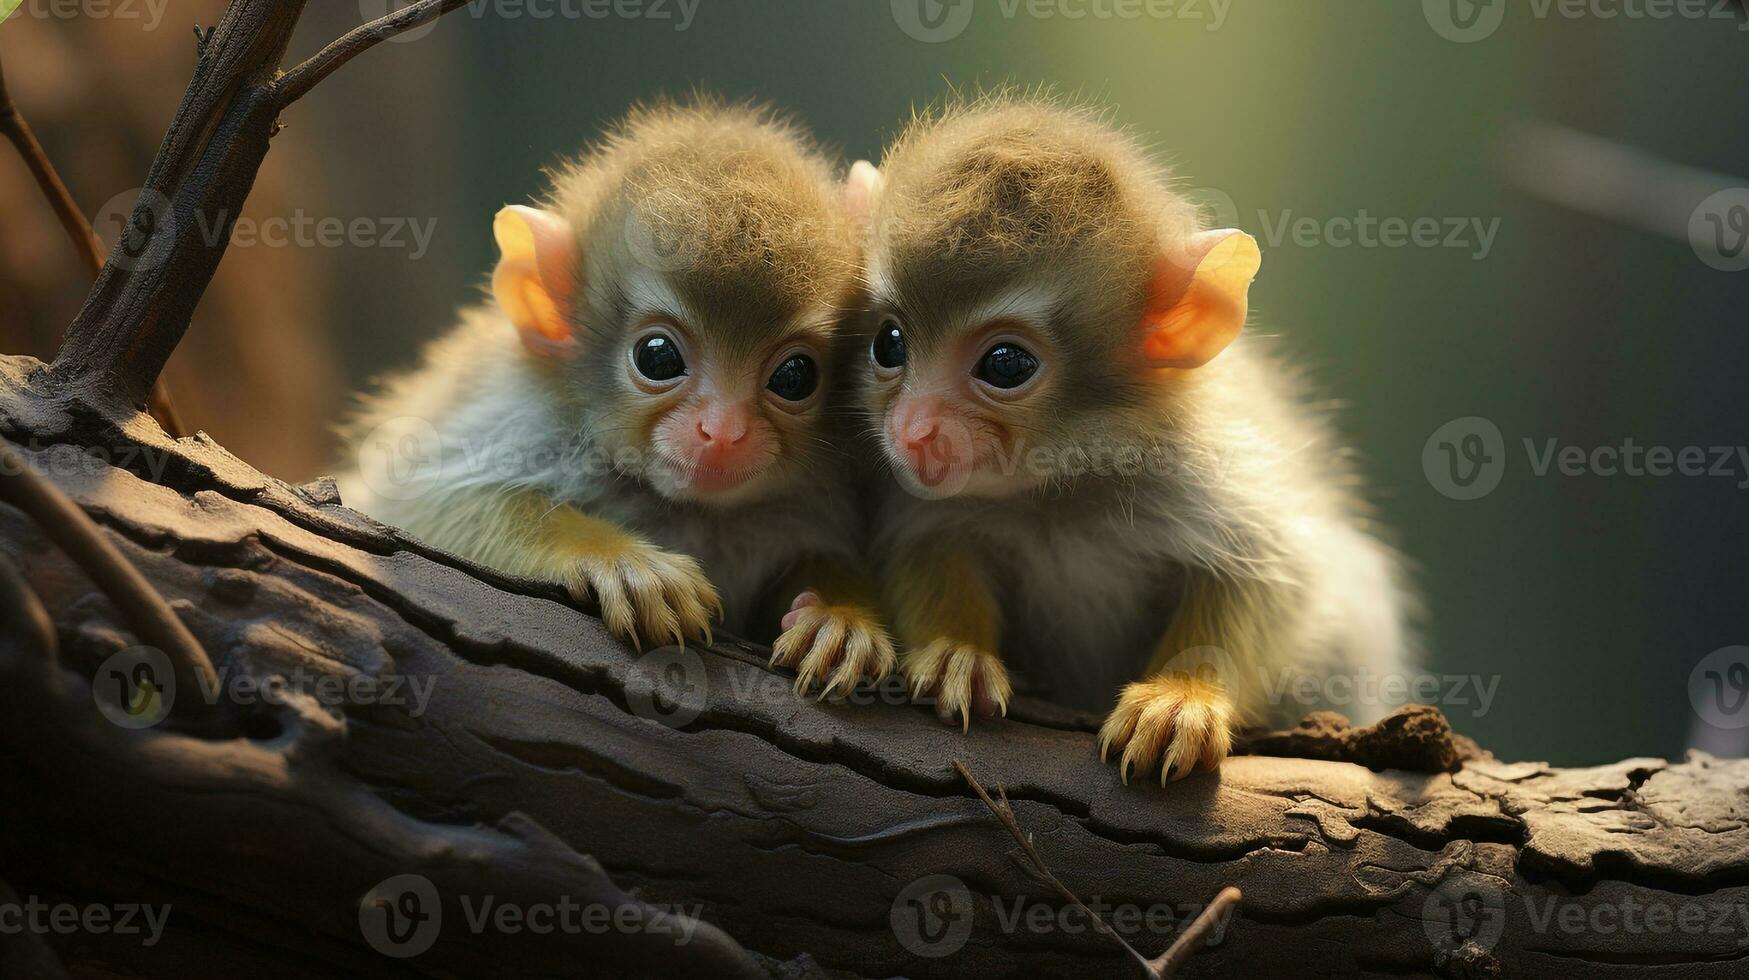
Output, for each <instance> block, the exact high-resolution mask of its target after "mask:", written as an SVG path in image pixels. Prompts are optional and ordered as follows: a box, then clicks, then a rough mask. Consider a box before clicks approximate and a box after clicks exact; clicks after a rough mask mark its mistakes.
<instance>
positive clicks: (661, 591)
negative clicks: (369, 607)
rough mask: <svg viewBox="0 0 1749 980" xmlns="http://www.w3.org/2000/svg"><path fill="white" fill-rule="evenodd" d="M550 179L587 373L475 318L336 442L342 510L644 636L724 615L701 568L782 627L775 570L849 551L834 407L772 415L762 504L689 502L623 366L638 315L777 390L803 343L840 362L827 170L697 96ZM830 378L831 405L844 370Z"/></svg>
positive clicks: (841, 219)
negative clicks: (569, 240) (568, 236)
mask: <svg viewBox="0 0 1749 980" xmlns="http://www.w3.org/2000/svg"><path fill="white" fill-rule="evenodd" d="M550 176H551V178H552V182H553V187H552V190H551V192H550V193H549V194H548V195H547V197H546V198H545V199H544V201H543V202H542V204H543V206H544V207H545V208H546V209H548V210H549V211H551V212H553V213H556V214H558V215H561V216H563V217H564V218H565V219H566V220H568V221H569V222H570V224H571V226H572V227H573V228H574V229H575V230H576V234H577V238H578V245H579V249H580V254H581V255H582V257H583V258H582V261H581V262H580V263H579V264H578V265H579V268H577V270H576V273H577V275H578V277H579V282H578V283H577V284H576V285H578V286H580V290H578V291H577V292H576V295H577V296H578V297H580V298H579V299H578V300H577V301H576V302H575V304H574V308H573V309H571V310H569V311H568V313H569V315H570V320H571V323H570V326H571V329H572V331H573V334H574V335H575V336H576V337H577V338H578V340H579V342H580V350H581V353H580V355H579V356H577V357H576V358H575V359H572V360H562V359H551V358H541V357H536V356H533V355H531V354H529V353H528V352H526V351H525V350H524V349H523V347H522V345H521V344H519V343H518V340H517V336H516V330H515V328H514V327H513V326H512V325H511V323H510V322H509V321H508V320H507V318H506V317H505V315H504V314H503V312H502V311H500V310H499V309H498V308H497V307H496V306H495V305H487V306H485V307H481V308H478V309H473V310H470V311H467V312H465V313H464V314H463V317H462V322H461V324H460V326H458V327H457V328H456V329H455V330H454V331H452V332H451V333H450V334H448V335H447V336H445V337H443V338H441V339H439V340H438V341H436V342H435V343H433V344H432V345H431V346H430V347H429V349H428V350H427V351H426V352H425V354H424V357H423V359H422V361H421V363H420V365H419V366H418V367H417V368H415V369H413V370H412V371H410V372H408V373H406V374H403V375H401V376H399V377H395V378H391V379H389V380H388V381H386V382H385V383H384V384H383V385H382V386H381V390H380V393H378V394H377V395H375V396H374V397H371V398H368V399H366V400H365V401H364V402H363V405H362V407H361V409H360V410H359V412H358V413H357V414H356V416H355V417H354V418H353V419H352V420H351V421H350V422H349V423H348V424H347V425H346V427H345V429H344V431H343V438H344V440H345V443H344V444H345V445H346V446H348V447H349V448H350V449H351V450H352V451H354V452H355V453H356V454H357V455H356V460H354V461H349V462H356V463H357V464H358V465H357V467H355V468H350V469H349V471H348V472H347V473H346V474H345V475H344V476H343V477H342V480H341V483H342V494H343V497H344V499H345V500H346V502H347V503H348V504H350V505H351V506H353V507H356V508H358V509H360V510H363V511H365V512H366V513H368V514H370V515H371V516H373V517H375V518H377V519H379V520H382V521H385V522H387V523H390V524H394V525H398V526H400V527H403V528H406V529H407V530H409V531H411V532H413V533H414V534H416V535H418V536H419V537H421V538H422V539H424V540H426V541H428V542H429V543H431V544H434V545H437V546H438V547H442V548H446V549H448V550H452V551H455V552H457V553H459V554H462V555H465V556H468V557H470V558H473V559H476V560H478V561H481V562H483V563H486V564H488V565H493V566H496V567H498V568H501V569H504V570H506V571H509V572H513V573H519V574H526V575H532V576H537V577H548V578H554V579H557V580H560V581H565V582H566V583H567V584H569V585H571V586H572V589H573V591H574V592H576V593H577V594H579V596H580V597H581V596H583V595H585V594H589V593H593V594H594V597H595V598H596V599H597V600H598V601H599V602H600V603H601V605H602V609H603V615H604V618H607V619H608V621H609V625H610V626H614V627H616V632H621V633H622V634H625V635H628V636H632V637H634V638H635V637H637V636H640V635H641V636H643V637H644V638H652V637H654V638H657V639H661V638H665V637H666V636H669V635H673V636H675V637H678V636H680V635H682V634H683V633H688V632H691V631H690V630H688V629H684V628H682V629H674V628H672V627H673V626H674V625H675V624H674V623H673V622H672V620H674V619H676V618H677V619H678V620H679V622H680V625H681V626H682V627H684V626H686V625H687V624H688V623H691V622H694V621H695V620H696V614H697V608H696V607H699V606H700V605H703V606H707V607H708V606H709V605H710V602H711V601H712V600H713V599H714V598H715V597H714V596H712V595H711V589H710V587H709V586H708V585H705V584H703V583H702V582H700V581H697V580H696V576H697V573H698V572H700V571H702V573H703V575H704V576H707V577H708V578H709V580H710V582H711V583H714V585H715V590H716V592H718V593H720V596H721V599H722V606H723V611H724V613H725V616H724V620H725V622H726V624H727V625H728V626H729V628H731V629H733V630H736V631H738V632H747V631H750V630H752V631H759V630H761V629H767V628H769V627H771V626H774V625H775V623H776V618H777V615H778V614H780V613H781V612H782V610H783V608H784V605H783V604H784V603H787V602H788V601H789V599H790V598H791V596H790V595H778V594H777V590H778V588H779V583H780V580H782V579H783V578H784V577H785V576H786V575H790V574H792V573H795V572H797V571H798V569H800V568H801V567H802V566H804V565H805V564H806V563H808V562H810V561H817V560H818V561H828V562H836V563H849V562H853V561H856V560H857V559H858V556H859V552H860V546H859V540H860V534H861V528H860V526H859V525H860V522H859V520H858V515H857V511H856V507H855V504H854V495H853V493H852V492H851V490H850V488H849V487H848V486H847V477H846V476H845V469H846V467H845V465H844V464H845V460H844V458H843V456H842V451H841V448H840V447H841V446H842V444H843V440H842V439H839V438H835V437H834V434H833V432H834V430H833V426H834V425H835V424H836V423H835V419H836V418H838V417H840V415H841V413H838V412H835V411H834V410H833V408H832V406H831V404H830V401H829V398H827V399H823V401H822V404H819V405H815V406H814V407H812V408H811V409H809V410H808V411H806V412H796V413H790V412H785V411H781V410H778V409H769V410H767V411H768V414H769V415H771V416H773V417H772V418H771V419H770V424H771V425H772V426H773V428H774V429H775V431H776V446H777V449H776V450H775V452H774V453H773V458H771V459H769V460H768V461H766V465H765V467H764V469H763V471H762V474H761V476H760V477H759V478H758V480H757V486H756V488H755V490H752V491H749V492H748V493H747V494H745V495H742V496H737V497H735V498H733V499H729V500H721V499H718V500H710V501H701V500H694V499H687V497H686V496H685V495H684V494H680V493H677V492H675V491H674V489H673V488H672V487H670V486H668V485H667V483H666V482H665V479H666V478H665V477H664V476H663V475H662V474H661V473H659V472H656V471H655V470H653V468H652V466H651V462H650V460H651V457H652V455H653V452H654V450H655V449H656V448H659V447H654V446H653V445H652V440H653V439H654V438H655V435H654V433H655V428H656V424H657V422H658V421H659V417H660V411H659V408H660V406H659V405H657V404H656V403H655V401H654V399H652V398H651V397H650V396H647V395H641V394H640V393H639V392H638V391H637V389H636V387H635V385H634V384H633V381H632V380H631V379H629V378H628V371H627V364H628V361H627V359H628V357H629V351H630V345H631V342H632V340H633V339H634V331H635V330H636V329H637V327H638V322H639V318H640V316H642V315H643V314H645V313H647V312H648V311H649V310H650V309H651V308H653V307H657V308H662V307H669V306H672V307H675V308H676V309H675V312H676V314H677V315H679V316H683V317H684V318H685V321H686V322H687V323H688V329H690V330H693V331H695V332H697V333H698V334H701V335H705V336H706V337H708V338H709V339H710V340H711V342H712V344H713V350H714V351H716V353H715V354H713V355H712V356H720V357H721V358H723V359H724V360H726V361H729V362H732V366H733V365H740V367H739V368H737V369H742V368H744V369H745V370H746V371H760V370H763V371H767V372H769V370H770V367H769V363H768V359H769V358H770V357H771V351H772V349H773V345H777V344H780V343H781V342H782V341H783V339H784V338H785V337H786V336H794V335H795V334H796V333H797V332H798V331H800V332H802V333H804V334H807V335H810V336H815V337H819V338H822V340H821V344H820V346H821V348H822V349H823V350H824V351H825V352H827V353H830V352H831V350H832V348H831V342H830V337H831V335H832V334H833V331H834V330H835V327H836V325H837V323H838V321H839V319H840V316H841V311H842V310H843V308H844V307H845V306H846V305H847V304H850V303H852V302H853V298H854V296H855V295H856V293H857V278H856V270H857V263H856V246H855V243H854V241H853V240H852V234H851V230H850V225H849V223H848V220H847V218H846V216H845V215H844V213H843V208H842V201H841V198H840V190H839V187H838V183H837V181H836V180H835V179H834V175H833V173H832V168H831V166H830V165H829V164H828V163H827V162H826V160H825V159H824V158H823V157H822V156H821V155H820V154H819V153H818V152H817V151H816V150H815V149H814V148H813V147H812V145H811V144H810V143H809V142H808V141H807V140H806V139H805V138H804V137H803V136H802V135H801V134H800V133H799V131H798V130H797V129H796V128H795V127H794V126H793V125H791V124H789V123H788V122H785V121H783V120H781V119H779V118H777V117H775V116H773V115H772V114H771V113H770V112H768V111H765V110H762V109H758V108H752V107H740V106H725V105H723V104H721V103H718V102H716V101H714V100H710V99H703V98H701V99H699V100H696V101H694V102H692V103H689V104H685V105H677V104H662V105H657V106H653V107H648V108H643V109H639V110H637V111H634V112H633V113H632V114H631V115H630V117H629V118H628V119H627V120H626V121H625V122H624V123H623V124H622V125H621V126H619V127H618V128H617V129H615V130H614V131H613V132H612V133H611V134H610V135H609V136H608V137H607V138H606V139H604V140H603V141H602V142H601V144H600V145H599V146H597V147H596V148H594V149H593V150H591V151H589V152H587V153H585V154H584V155H583V156H582V157H581V158H579V159H578V160H576V161H574V162H571V163H568V164H566V165H564V166H562V167H559V168H557V169H556V170H554V171H553V172H552V173H551V175H550ZM820 367H821V370H822V372H823V374H824V377H823V379H822V384H823V385H825V386H827V390H828V392H829V391H830V390H831V382H832V381H833V380H834V378H835V367H836V365H835V364H834V363H833V362H832V359H831V358H829V357H823V358H822V359H821V364H820ZM396 466H400V467H402V470H401V471H400V472H399V475H398V476H397V475H396V473H397V471H396V469H395V467H396ZM408 467H411V470H408V469H407V468H408ZM621 531H623V532H625V533H624V534H620V533H619V532H621ZM646 542H647V543H648V545H653V547H649V546H647V545H646V544H645V543H646ZM604 569H605V570H604ZM804 584H805V583H804ZM664 595H666V599H664ZM774 632H775V630H770V632H768V633H767V635H768V636H769V635H771V633H774Z"/></svg>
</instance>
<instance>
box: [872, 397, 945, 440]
mask: <svg viewBox="0 0 1749 980" xmlns="http://www.w3.org/2000/svg"><path fill="white" fill-rule="evenodd" d="M945 407H946V406H945V405H943V404H942V402H941V400H940V399H937V398H918V399H906V400H904V401H901V402H900V403H899V404H897V405H895V406H893V414H892V415H891V416H890V417H889V418H888V419H887V435H888V437H889V438H891V439H892V441H893V442H894V444H895V445H897V446H898V447H899V448H900V449H903V450H904V451H906V452H907V453H912V454H917V453H921V452H922V451H923V450H925V449H928V448H929V445H930V444H931V443H933V442H934V441H935V439H936V437H937V436H939V435H941V414H942V410H943V409H944V408H945Z"/></svg>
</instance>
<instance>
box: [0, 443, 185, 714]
mask: <svg viewBox="0 0 1749 980" xmlns="http://www.w3.org/2000/svg"><path fill="white" fill-rule="evenodd" d="M0 502H4V503H8V504H11V505H12V506H13V507H16V508H18V509H19V510H21V511H23V512H24V514H25V516H27V517H29V518H30V519H31V520H33V521H35V522H36V524H37V526H38V527H40V528H42V531H43V533H44V534H45V535H47V536H48V538H49V540H50V541H53V542H54V543H55V544H56V545H57V546H58V547H59V548H60V549H61V550H62V551H64V552H66V553H67V557H69V558H71V559H72V560H73V562H74V564H76V565H78V566H79V568H80V569H81V570H83V571H84V572H85V574H87V575H89V576H91V580H92V581H93V582H95V583H97V587H98V588H99V589H101V590H102V591H103V593H104V594H105V595H107V596H108V597H109V599H110V601H111V602H114V603H115V604H116V606H117V608H119V609H120V610H121V612H122V615H124V616H126V617H127V621H128V623H129V624H130V625H131V626H132V627H133V628H134V632H135V633H137V634H138V635H139V638H140V639H141V640H142V641H144V642H146V643H149V644H151V645H152V646H155V647H157V648H158V649H159V650H162V651H163V652H164V655H165V656H167V657H169V658H170V663H171V664H172V665H173V666H174V667H175V670H176V683H177V685H178V686H179V689H180V690H183V691H187V692H193V693H194V694H196V695H198V694H200V693H203V692H207V691H214V692H216V691H217V690H218V673H217V672H216V671H215V670H214V669H213V662H212V661H211V660H210V659H208V657H207V655H206V651H205V650H203V649H202V648H201V645H200V641H199V640H196V639H195V638H194V634H193V633H190V632H189V631H188V627H187V626H186V625H184V624H183V622H182V620H181V619H180V618H179V617H178V616H177V615H176V611H175V610H173V609H171V608H170V604H169V603H167V602H165V601H164V597H163V596H161V595H159V594H158V592H157V590H156V589H154V588H152V584H151V583H150V582H147V581H146V578H145V576H143V575H141V574H140V570H139V569H137V568H135V567H134V566H133V563H132V562H130V561H128V560H127V557H126V556H125V555H123V554H122V553H121V551H119V550H118V549H117V548H116V546H115V545H114V544H111V543H110V541H109V539H108V538H105V537H104V536H103V532H102V531H100V530H98V527H97V524H96V522H94V521H92V520H91V517H90V516H89V515H87V514H86V513H85V512H84V511H83V510H81V509H80V508H79V505H78V504H75V503H73V501H72V500H71V499H70V498H68V496H67V495H66V494H65V493H62V492H61V490H60V488H59V487H56V486H55V485H54V484H52V483H50V482H49V481H47V480H45V479H43V478H42V477H40V476H38V475H37V474H36V473H35V472H33V471H32V470H31V468H30V463H29V461H28V460H26V459H25V458H24V455H23V454H22V453H20V452H19V451H18V450H17V449H15V448H13V446H12V445H11V444H10V443H7V442H5V441H4V440H0ZM177 703H178V704H186V705H188V706H189V707H190V708H192V709H193V712H194V713H195V714H197V715H200V716H210V715H211V713H212V711H213V709H214V707H215V705H214V704H213V703H211V702H209V701H208V700H207V699H206V698H204V697H199V696H188V697H183V698H179V699H178V701H177Z"/></svg>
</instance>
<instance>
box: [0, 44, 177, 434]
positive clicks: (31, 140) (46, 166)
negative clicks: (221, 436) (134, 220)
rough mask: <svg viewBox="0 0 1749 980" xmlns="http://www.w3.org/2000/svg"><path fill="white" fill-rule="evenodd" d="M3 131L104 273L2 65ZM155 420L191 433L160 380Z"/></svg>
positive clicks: (78, 245)
mask: <svg viewBox="0 0 1749 980" xmlns="http://www.w3.org/2000/svg"><path fill="white" fill-rule="evenodd" d="M0 131H3V132H5V134H6V138H7V139H9V140H11V141H12V145H13V147H15V148H16V149H17V150H18V155H19V156H21V157H23V158H24V163H25V166H27V167H29V168H30V173H31V176H33V177H35V178H36V185H37V187H38V188H40V189H41V190H42V194H43V197H45V198H47V199H48V202H49V207H51V208H53V209H54V211H55V217H57V218H59V219H61V227H62V228H63V229H65V230H66V232H67V237H68V238H69V239H71V240H72V242H73V248H74V250H76V251H77V252H78V253H79V257H80V258H81V259H83V260H84V261H85V267H86V268H87V269H88V270H90V272H91V277H92V278H93V279H95V278H97V274H98V273H99V272H102V271H103V262H104V259H105V258H106V256H105V254H104V248H103V240H102V239H100V238H98V237H97V231H96V229H94V228H92V227H91V222H89V221H87V220H85V214H84V212H82V211H80V210H79V205H78V204H76V203H74V201H73V193H72V192H71V191H69V190H68V189H67V185H66V182H65V181H63V180H61V175H60V174H59V173H58V172H56V170H55V165H54V164H53V163H51V162H50V161H49V155H48V153H47V152H46V151H45V150H44V149H43V146H42V143H41V142H39V141H38V140H37V138H36V133H34V132H32V131H31V128H30V123H28V122H26V121H25V119H24V113H22V112H19V111H18V106H17V105H15V104H14V103H13V101H12V93H11V92H9V91H7V89H6V70H5V68H4V66H3V65H0ZM147 407H148V408H149V409H150V410H151V413H152V417H153V418H155V419H157V420H158V424H159V425H161V426H163V428H164V431H165V432H168V433H169V434H170V435H171V436H172V437H174V438H177V439H180V438H182V437H183V436H185V435H187V434H188V430H187V429H185V428H183V426H182V419H181V418H180V417H178V416H177V414H176V406H175V405H173V404H172V403H171V401H170V389H169V387H167V386H166V385H165V384H164V379H163V378H159V379H158V380H157V381H156V382H154V383H153V385H152V393H151V396H150V398H149V399H148V401H147Z"/></svg>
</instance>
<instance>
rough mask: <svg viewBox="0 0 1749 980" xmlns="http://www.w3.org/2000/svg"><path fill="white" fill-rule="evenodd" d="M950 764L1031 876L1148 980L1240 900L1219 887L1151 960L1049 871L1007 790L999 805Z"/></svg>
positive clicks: (1178, 960)
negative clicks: (991, 816)
mask: <svg viewBox="0 0 1749 980" xmlns="http://www.w3.org/2000/svg"><path fill="white" fill-rule="evenodd" d="M953 767H954V768H955V769H957V770H959V774H960V775H961V776H963V777H965V781H966V782H967V783H969V784H971V787H972V791H973V792H975V793H977V794H978V798H979V799H981V800H983V801H984V805H985V806H986V807H989V808H990V812H991V813H993V814H995V815H996V819H997V820H998V821H999V822H1001V824H1002V826H1003V828H1005V829H1006V830H1007V831H1008V833H1009V836H1011V837H1013V838H1014V840H1015V842H1016V843H1018V844H1019V845H1020V849H1021V851H1022V852H1023V853H1024V854H1025V855H1026V859H1027V861H1028V863H1029V864H1030V865H1031V867H1030V868H1029V869H1028V870H1030V871H1031V872H1032V874H1033V877H1035V878H1038V879H1039V880H1040V881H1042V882H1044V883H1045V884H1047V885H1050V886H1051V887H1052V888H1055V889H1056V890H1057V894H1059V895H1061V896H1063V899H1064V900H1065V901H1067V902H1068V903H1069V904H1071V905H1073V906H1075V907H1076V908H1078V909H1080V910H1081V912H1082V914H1084V915H1086V916H1087V919H1088V921H1090V922H1092V923H1093V928H1094V929H1095V930H1096V931H1098V932H1099V934H1100V935H1102V936H1106V937H1107V938H1109V939H1111V940H1112V941H1113V942H1115V943H1117V944H1118V945H1119V946H1122V947H1123V948H1124V952H1126V953H1129V954H1130V956H1131V957H1132V958H1133V959H1134V960H1135V961H1136V964H1137V965H1138V966H1140V967H1141V968H1142V973H1143V974H1144V975H1145V976H1147V977H1148V978H1149V980H1171V978H1172V977H1173V976H1175V975H1177V973H1178V968H1179V966H1181V965H1182V964H1183V963H1184V961H1185V960H1186V959H1188V958H1189V957H1190V955H1191V954H1192V953H1194V952H1196V951H1197V950H1199V949H1201V948H1202V946H1203V944H1204V943H1205V942H1207V941H1208V935H1209V932H1210V930H1211V929H1212V928H1213V927H1214V925H1215V923H1217V922H1218V921H1220V919H1221V918H1222V916H1223V915H1225V914H1226V912H1227V910H1228V909H1229V908H1230V907H1232V906H1233V905H1236V904H1237V903H1238V901H1239V898H1240V894H1239V889H1237V888H1233V887H1231V886H1229V887H1227V888H1223V889H1221V891H1220V893H1219V894H1217V895H1216V896H1215V897H1214V900H1213V901H1211V902H1210V903H1209V905H1208V907H1207V908H1205V909H1203V911H1202V914H1201V915H1198V916H1197V917H1196V919H1195V920H1194V921H1192V922H1191V924H1190V925H1188V926H1186V927H1185V929H1184V931H1183V932H1181V933H1179V935H1178V939H1177V940H1176V941H1174V942H1173V943H1172V945H1171V946H1169V947H1168V948H1167V949H1166V951H1165V952H1164V953H1161V954H1160V955H1159V956H1157V957H1155V958H1154V959H1152V960H1150V959H1148V958H1147V957H1146V956H1143V955H1142V954H1141V953H1139V952H1137V951H1136V948H1135V947H1134V946H1131V945H1130V944H1129V941H1128V940H1126V939H1124V937H1122V936H1120V935H1118V934H1117V932H1116V930H1114V929H1112V928H1111V927H1110V926H1108V925H1106V924H1105V920H1104V919H1101V918H1100V917H1099V916H1098V915H1096V914H1094V912H1093V910H1092V909H1090V908H1088V907H1087V905H1086V904H1085V903H1084V902H1082V901H1081V899H1080V898H1079V897H1078V896H1077V895H1076V894H1075V893H1074V891H1072V890H1071V889H1070V888H1069V886H1068V885H1065V884H1063V882H1062V880H1061V879H1059V878H1058V877H1057V876H1056V875H1055V874H1052V873H1051V869H1050V867H1049V866H1048V865H1046V864H1045V860H1044V858H1043V857H1041V856H1039V853H1038V850H1037V849H1036V848H1034V847H1033V846H1032V835H1030V834H1028V833H1026V832H1025V831H1023V830H1021V829H1020V821H1019V820H1016V819H1015V817H1014V807H1013V806H1012V805H1011V804H1010V803H1009V802H1008V791H1007V790H1006V789H1004V788H1003V787H1001V786H998V787H996V792H998V793H1000V794H1001V795H1002V802H1001V803H1000V804H998V803H997V802H996V801H995V800H993V799H991V798H990V794H989V793H988V792H986V791H985V789H984V786H983V784H982V783H979V782H978V779H977V777H976V776H973V775H972V773H971V770H969V769H967V768H966V766H965V763H963V762H961V761H959V760H958V759H955V760H954V761H953Z"/></svg>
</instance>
